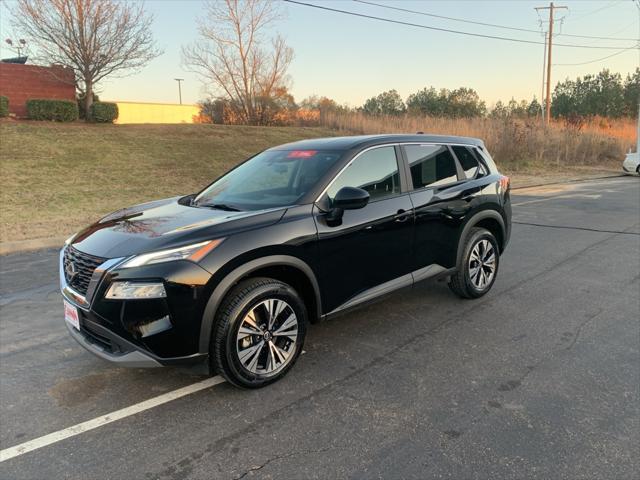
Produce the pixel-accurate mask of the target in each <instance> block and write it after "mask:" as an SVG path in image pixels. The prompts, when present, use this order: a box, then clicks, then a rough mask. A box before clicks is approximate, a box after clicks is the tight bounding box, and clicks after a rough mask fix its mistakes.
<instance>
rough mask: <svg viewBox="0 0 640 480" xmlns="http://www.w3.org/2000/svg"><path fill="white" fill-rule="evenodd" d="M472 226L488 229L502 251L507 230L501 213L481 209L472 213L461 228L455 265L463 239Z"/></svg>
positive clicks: (457, 261) (458, 259) (461, 252)
mask: <svg viewBox="0 0 640 480" xmlns="http://www.w3.org/2000/svg"><path fill="white" fill-rule="evenodd" d="M474 227H481V228H486V229H487V230H489V231H490V232H491V233H492V234H493V236H494V237H495V238H496V240H497V242H498V246H499V248H500V253H502V252H503V251H504V248H505V246H506V245H505V243H506V235H507V232H506V228H505V224H504V219H503V218H502V215H500V213H499V212H498V211H496V210H481V211H479V212H477V213H476V214H474V215H473V216H472V217H471V218H470V219H469V220H468V221H467V223H466V224H465V225H464V227H463V228H462V232H461V233H460V238H459V239H458V252H457V257H456V266H457V265H460V261H461V258H462V254H463V251H462V250H463V246H464V241H465V239H466V238H467V235H468V234H469V231H470V230H471V229H472V228H474Z"/></svg>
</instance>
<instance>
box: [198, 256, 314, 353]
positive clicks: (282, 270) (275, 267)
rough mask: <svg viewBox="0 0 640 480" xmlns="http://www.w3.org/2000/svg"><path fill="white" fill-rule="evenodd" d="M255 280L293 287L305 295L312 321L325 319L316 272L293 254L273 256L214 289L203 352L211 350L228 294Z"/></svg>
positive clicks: (204, 323) (203, 330)
mask: <svg viewBox="0 0 640 480" xmlns="http://www.w3.org/2000/svg"><path fill="white" fill-rule="evenodd" d="M251 277H269V278H274V279H276V280H280V281H283V282H285V283H288V284H290V285H291V283H294V285H291V286H292V287H293V288H295V289H296V291H297V292H298V293H299V294H300V296H302V298H303V300H304V302H305V304H306V305H309V308H308V309H307V313H308V314H309V317H310V321H312V322H314V321H316V320H317V319H319V318H320V317H321V314H322V301H321V297H320V287H319V285H318V281H317V279H316V276H315V273H314V272H313V270H312V269H311V267H310V266H309V265H308V264H307V263H306V262H304V261H303V260H301V259H299V258H297V257H293V256H290V255H269V256H266V257H261V258H256V259H254V260H251V261H249V262H247V263H244V264H242V265H240V266H239V267H237V268H236V269H234V270H232V271H231V272H229V273H228V274H227V275H226V276H225V277H224V278H223V279H222V280H221V281H220V282H219V283H218V284H217V285H216V287H215V288H214V289H213V292H212V293H211V296H210V297H209V300H208V301H207V304H206V306H205V309H204V314H203V316H202V323H201V325H200V339H199V352H200V353H207V352H208V351H209V341H210V339H211V332H212V330H213V325H214V322H215V314H216V311H217V310H218V307H219V306H220V304H221V303H222V300H223V299H224V297H225V295H226V294H227V293H228V292H229V290H231V288H233V286H234V285H236V284H237V283H238V282H239V281H241V280H243V279H245V278H251Z"/></svg>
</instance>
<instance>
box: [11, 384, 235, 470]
mask: <svg viewBox="0 0 640 480" xmlns="http://www.w3.org/2000/svg"><path fill="white" fill-rule="evenodd" d="M223 382H225V379H224V378H222V377H221V376H219V375H218V376H215V377H211V378H207V379H206V380H203V381H201V382H197V383H193V384H191V385H187V386H186V387H183V388H179V389H177V390H173V391H172V392H167V393H163V394H162V395H159V396H157V397H154V398H150V399H149V400H145V401H144V402H140V403H136V404H135V405H131V406H130V407H125V408H122V409H120V410H116V411H115V412H111V413H108V414H106V415H102V416H101V417H97V418H94V419H93V420H89V421H86V422H82V423H78V424H77V425H74V426H73V427H69V428H65V429H64V430H59V431H57V432H53V433H50V434H48V435H44V436H43V437H40V438H36V439H34V440H30V441H28V442H24V443H21V444H20V445H16V446H15V447H9V448H5V449H4V450H0V462H4V461H5V460H9V459H11V458H14V457H18V456H20V455H24V454H25V453H27V452H31V451H33V450H38V449H39V448H42V447H46V446H47V445H51V444H52V443H56V442H59V441H61V440H64V439H65V438H69V437H74V436H76V435H80V434H81V433H84V432H88V431H89V430H93V429H94V428H98V427H102V426H103V425H106V424H108V423H111V422H115V421H117V420H121V419H123V418H126V417H130V416H131V415H135V414H136V413H140V412H144V411H145V410H149V409H150V408H153V407H157V406H158V405H162V404H164V403H167V402H170V401H172V400H176V399H178V398H180V397H184V396H186V395H190V394H192V393H195V392H199V391H200V390H204V389H206V388H210V387H213V386H214V385H218V384H219V383H223Z"/></svg>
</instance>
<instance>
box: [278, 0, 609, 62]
mask: <svg viewBox="0 0 640 480" xmlns="http://www.w3.org/2000/svg"><path fill="white" fill-rule="evenodd" d="M283 1H284V2H287V3H294V4H296V5H302V6H305V7H311V8H317V9H319V10H327V11H329V12H336V13H343V14H345V15H351V16H354V17H361V18H368V19H370V20H378V21H380V22H386V23H395V24H398V25H404V26H408V27H416V28H424V29H426V30H435V31H438V32H447V33H455V34H458V35H466V36H470V37H480V38H489V39H492V40H503V41H508V42H517V43H528V44H531V45H544V43H543V42H536V41H533V40H523V39H521V38H510V37H499V36H496V35H483V34H481V33H473V32H465V31H461V30H451V29H448V28H439V27H432V26H429V25H422V24H419V23H411V22H403V21H400V20H392V19H390V18H384V17H376V16H374V15H365V14H364V13H356V12H350V11H348V10H340V9H338V8H331V7H325V6H322V5H314V4H313V3H305V2H299V1H297V0H283ZM555 46H556V47H569V48H592V49H599V50H617V49H619V48H620V47H604V46H597V45H574V44H567V43H556V44H555Z"/></svg>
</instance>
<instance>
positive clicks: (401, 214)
mask: <svg viewBox="0 0 640 480" xmlns="http://www.w3.org/2000/svg"><path fill="white" fill-rule="evenodd" d="M410 216H411V212H407V211H406V210H402V209H400V210H398V213H396V214H395V216H394V217H393V220H394V221H395V222H397V223H402V222H406V221H407V220H409V217H410Z"/></svg>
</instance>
